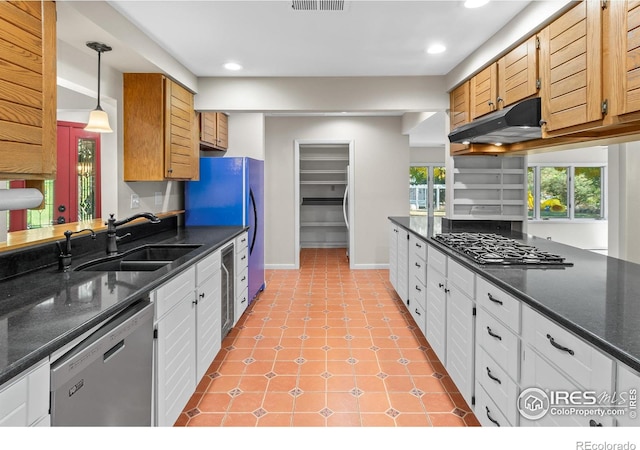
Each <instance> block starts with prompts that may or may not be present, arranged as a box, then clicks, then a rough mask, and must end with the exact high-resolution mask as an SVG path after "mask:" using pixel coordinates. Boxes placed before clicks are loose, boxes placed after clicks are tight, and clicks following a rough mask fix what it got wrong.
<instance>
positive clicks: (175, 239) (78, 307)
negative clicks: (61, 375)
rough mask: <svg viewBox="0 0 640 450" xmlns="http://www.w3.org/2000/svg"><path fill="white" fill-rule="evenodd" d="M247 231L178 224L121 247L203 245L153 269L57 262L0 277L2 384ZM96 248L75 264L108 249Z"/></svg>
mask: <svg viewBox="0 0 640 450" xmlns="http://www.w3.org/2000/svg"><path fill="white" fill-rule="evenodd" d="M244 230H245V228H243V227H241V226H237V227H186V228H182V227H178V228H176V229H174V230H169V231H163V232H161V233H159V234H156V235H152V236H147V237H145V238H142V239H139V240H136V241H132V242H128V243H121V244H120V245H119V247H120V248H119V250H120V251H121V252H124V251H126V250H128V249H131V248H135V247H138V246H140V245H144V244H147V243H166V244H202V246H201V247H199V248H197V249H195V250H194V251H192V252H190V253H189V254H187V255H186V256H183V257H181V258H179V259H177V260H175V261H174V262H172V263H171V264H169V265H167V266H165V267H163V268H161V269H159V270H156V271H153V272H90V271H82V272H74V271H69V272H61V271H59V270H58V268H57V266H56V265H54V266H50V267H44V268H41V269H38V270H34V271H32V272H29V273H26V274H24V275H20V276H13V277H11V278H8V279H5V280H2V281H0V385H2V384H3V383H4V382H6V381H8V380H10V379H11V378H13V377H14V376H16V375H18V374H20V373H21V372H22V371H24V370H26V369H28V368H30V367H31V366H33V365H34V364H35V363H37V362H39V361H40V360H42V359H43V358H46V357H47V356H49V355H50V354H52V353H53V352H54V351H56V350H58V349H60V348H61V347H63V346H64V345H66V344H67V343H69V342H71V341H72V340H73V339H75V338H76V337H78V336H81V335H82V334H83V333H85V332H87V331H89V330H90V329H91V328H93V327H94V326H96V325H98V324H100V323H102V322H103V321H105V320H107V319H108V318H110V317H111V316H113V315H115V314H116V313H118V312H120V311H122V310H123V309H125V308H126V307H127V306H129V305H131V304H132V303H134V302H136V301H138V300H139V299H141V298H145V297H146V296H147V295H148V294H149V292H150V291H152V290H153V289H155V288H156V287H158V286H160V285H161V284H162V283H164V282H165V281H167V280H168V279H170V278H171V277H173V276H175V275H176V274H178V273H179V272H181V271H183V270H185V269H186V268H188V267H189V266H191V265H192V264H194V263H196V262H197V261H198V260H200V259H202V258H204V257H205V256H207V255H208V254H210V253H212V252H213V251H215V250H216V249H217V248H219V247H220V246H222V245H223V244H225V243H226V242H228V241H229V240H231V239H233V238H234V237H236V236H237V235H239V234H240V233H242V232H243V231H244ZM123 242H124V241H123ZM95 250H96V251H95V253H89V254H86V255H83V256H81V257H78V258H74V260H73V263H72V268H74V267H77V266H78V265H80V264H82V263H83V262H87V261H90V260H93V259H95V258H101V257H103V256H105V252H104V247H101V246H99V245H98V244H95Z"/></svg>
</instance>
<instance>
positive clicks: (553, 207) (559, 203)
mask: <svg viewBox="0 0 640 450" xmlns="http://www.w3.org/2000/svg"><path fill="white" fill-rule="evenodd" d="M568 180H569V179H568V176H567V167H541V168H540V218H541V219H551V218H553V219H558V218H568V217H569V208H567V185H568Z"/></svg>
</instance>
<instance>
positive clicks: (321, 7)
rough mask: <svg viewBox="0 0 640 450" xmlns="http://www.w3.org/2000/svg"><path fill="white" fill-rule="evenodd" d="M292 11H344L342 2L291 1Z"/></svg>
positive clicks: (319, 0) (318, 0) (325, 0)
mask: <svg viewBox="0 0 640 450" xmlns="http://www.w3.org/2000/svg"><path fill="white" fill-rule="evenodd" d="M291 7H292V8H293V10H294V11H344V0H293V1H292V2H291Z"/></svg>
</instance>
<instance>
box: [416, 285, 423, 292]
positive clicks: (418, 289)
mask: <svg viewBox="0 0 640 450" xmlns="http://www.w3.org/2000/svg"><path fill="white" fill-rule="evenodd" d="M416 291H418V292H422V289H420V287H419V286H418V285H417V284H416Z"/></svg>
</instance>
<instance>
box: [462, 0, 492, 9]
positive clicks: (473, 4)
mask: <svg viewBox="0 0 640 450" xmlns="http://www.w3.org/2000/svg"><path fill="white" fill-rule="evenodd" d="M487 3H489V0H466V1H465V2H464V7H465V8H480V7H481V6H484V5H486V4H487Z"/></svg>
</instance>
